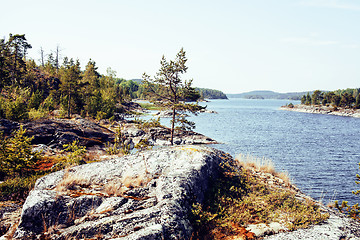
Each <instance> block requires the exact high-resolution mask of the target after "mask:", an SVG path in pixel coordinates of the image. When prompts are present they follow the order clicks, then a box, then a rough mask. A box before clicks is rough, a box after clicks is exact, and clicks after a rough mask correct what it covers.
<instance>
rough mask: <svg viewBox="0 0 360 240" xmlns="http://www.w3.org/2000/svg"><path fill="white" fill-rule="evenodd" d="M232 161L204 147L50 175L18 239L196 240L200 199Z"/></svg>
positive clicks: (26, 212) (31, 199) (35, 193)
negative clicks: (192, 214) (195, 208)
mask: <svg viewBox="0 0 360 240" xmlns="http://www.w3.org/2000/svg"><path fill="white" fill-rule="evenodd" d="M225 159H231V157H230V156H229V155H227V154H225V153H223V152H221V151H218V150H214V149H211V148H207V147H202V146H181V147H179V146H178V147H167V148H160V149H156V150H151V151H146V152H139V153H137V154H134V155H128V156H125V157H115V158H112V159H109V160H105V161H101V162H95V163H91V164H86V165H81V166H77V167H73V168H71V169H69V170H64V171H59V172H55V173H52V174H49V175H47V176H45V177H42V178H41V179H39V180H38V181H37V182H36V185H35V188H34V189H33V190H32V191H31V192H30V194H29V196H28V198H27V199H26V202H25V204H24V206H23V209H22V214H21V221H20V224H19V226H18V229H17V230H16V233H15V235H14V238H15V239H31V238H39V237H40V236H42V237H43V238H44V237H47V238H48V239H49V238H50V239H69V238H70V237H75V238H76V239H85V238H86V239H89V238H91V239H95V238H96V237H99V236H101V238H102V239H189V238H190V237H191V234H192V227H191V224H190V220H189V210H190V207H191V203H192V201H200V202H201V201H202V200H203V198H204V193H205V191H206V190H207V188H208V183H209V180H210V179H211V178H215V177H216V175H217V173H218V170H219V164H220V163H221V162H222V161H224V160H225Z"/></svg>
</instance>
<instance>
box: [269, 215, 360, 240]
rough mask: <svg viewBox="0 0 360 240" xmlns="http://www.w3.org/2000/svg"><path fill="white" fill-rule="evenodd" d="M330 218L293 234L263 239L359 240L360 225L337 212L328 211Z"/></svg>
mask: <svg viewBox="0 0 360 240" xmlns="http://www.w3.org/2000/svg"><path fill="white" fill-rule="evenodd" d="M328 211H329V214H330V217H329V219H327V220H326V221H325V222H324V223H321V224H318V225H314V226H311V227H310V228H307V229H299V230H296V231H293V232H283V233H279V234H276V235H273V236H269V237H265V238H264V239H266V240H301V239H306V240H358V239H360V224H359V222H356V221H354V220H353V219H351V218H348V217H346V216H344V215H342V214H339V213H338V212H335V211H332V210H331V209H328Z"/></svg>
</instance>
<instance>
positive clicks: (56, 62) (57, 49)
mask: <svg viewBox="0 0 360 240" xmlns="http://www.w3.org/2000/svg"><path fill="white" fill-rule="evenodd" d="M59 55H60V48H59V45H57V46H56V50H55V67H56V73H58V71H59V65H60V64H59V61H60V59H59V58H60V56H59Z"/></svg>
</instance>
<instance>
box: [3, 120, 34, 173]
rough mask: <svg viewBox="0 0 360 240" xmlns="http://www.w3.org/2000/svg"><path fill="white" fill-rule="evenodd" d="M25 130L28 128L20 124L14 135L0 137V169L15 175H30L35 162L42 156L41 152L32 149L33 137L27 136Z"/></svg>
mask: <svg viewBox="0 0 360 240" xmlns="http://www.w3.org/2000/svg"><path fill="white" fill-rule="evenodd" d="M25 132H26V130H25V129H23V127H22V126H20V129H19V130H17V131H15V132H14V133H13V136H12V137H10V138H2V137H0V138H1V142H0V146H1V151H0V170H1V171H3V172H6V173H8V174H10V175H12V176H13V177H15V176H16V175H19V176H20V177H22V176H24V175H29V174H30V173H31V172H32V170H33V167H34V165H35V163H36V162H37V161H38V160H39V159H40V158H41V157H40V153H39V152H33V151H32V146H31V141H32V139H33V138H30V137H26V136H25Z"/></svg>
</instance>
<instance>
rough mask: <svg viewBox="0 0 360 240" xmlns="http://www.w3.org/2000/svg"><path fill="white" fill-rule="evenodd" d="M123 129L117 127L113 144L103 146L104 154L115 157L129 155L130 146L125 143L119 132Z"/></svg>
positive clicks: (124, 138)
mask: <svg viewBox="0 0 360 240" xmlns="http://www.w3.org/2000/svg"><path fill="white" fill-rule="evenodd" d="M122 129H123V126H119V127H118V128H117V129H116V131H115V139H114V144H111V143H109V142H107V143H106V144H105V146H106V150H105V151H106V153H107V154H109V155H115V154H120V153H122V154H124V155H126V154H129V153H130V144H127V143H126V137H125V136H124V134H123V133H122V132H121V130H122Z"/></svg>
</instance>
